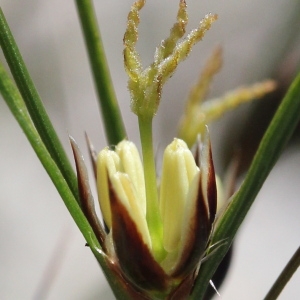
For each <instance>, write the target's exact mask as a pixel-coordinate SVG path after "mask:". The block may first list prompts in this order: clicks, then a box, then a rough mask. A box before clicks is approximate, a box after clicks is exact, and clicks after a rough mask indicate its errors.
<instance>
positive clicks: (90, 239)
mask: <svg viewBox="0 0 300 300" xmlns="http://www.w3.org/2000/svg"><path fill="white" fill-rule="evenodd" d="M0 93H1V94H2V96H3V98H4V100H5V102H6V103H7V105H8V107H9V109H10V110H11V112H12V114H13V115H14V117H15V118H16V120H17V122H18V123H19V125H20V127H21V128H22V130H23V132H24V133H25V135H26V137H27V139H28V141H29V142H30V144H31V146H32V148H33V150H34V151H35V153H36V155H37V156H38V158H39V160H40V161H41V163H42V165H43V167H44V168H45V170H46V171H47V173H48V175H49V177H50V178H51V180H52V182H53V184H54V186H55V187H56V189H57V191H58V192H59V194H60V196H61V197H62V199H63V201H64V203H65V205H66V207H67V209H68V210H69V212H70V214H71V216H72V217H73V219H74V221H75V223H76V224H77V226H78V228H79V229H80V231H81V233H82V235H83V236H84V238H85V240H86V242H87V244H88V245H89V247H90V249H91V251H92V252H93V254H94V255H95V257H96V259H97V261H98V262H99V263H100V265H101V267H102V269H103V271H104V273H105V276H106V278H107V280H108V282H109V284H110V286H111V288H112V290H113V292H114V294H115V296H116V298H117V299H124V300H130V299H131V297H130V296H129V295H128V291H127V290H126V287H124V285H122V282H121V281H120V280H118V279H117V276H116V270H115V271H114V270H111V269H110V266H109V265H108V262H107V261H106V259H105V256H103V255H102V254H101V251H99V250H100V249H101V247H100V245H99V242H98V240H97V238H96V236H95V234H94V232H93V230H92V228H91V226H90V224H89V222H88V221H87V219H86V217H85V216H84V214H83V212H82V210H81V208H80V206H79V204H78V203H77V201H76V199H75V197H74V195H73V193H72V192H71V190H70V188H69V186H68V184H67V182H66V180H65V178H64V176H63V174H62V173H61V171H60V170H59V168H58V167H57V165H56V163H55V162H54V160H53V158H52V157H51V155H50V154H49V152H48V150H47V149H46V147H45V145H44V143H43V141H42V140H41V138H40V136H39V133H38V132H37V130H36V128H35V126H34V124H33V122H32V120H31V117H30V115H29V113H28V110H27V107H26V105H25V103H24V101H23V99H22V96H21V95H20V93H19V91H18V89H17V87H16V86H15V84H14V83H13V82H12V80H11V79H10V77H9V75H8V74H7V72H6V70H5V69H4V67H3V66H2V65H1V64H0ZM21 154H22V153H21ZM82 246H83V245H82Z"/></svg>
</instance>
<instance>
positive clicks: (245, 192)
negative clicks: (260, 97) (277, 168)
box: [191, 74, 300, 299]
mask: <svg viewBox="0 0 300 300" xmlns="http://www.w3.org/2000/svg"><path fill="white" fill-rule="evenodd" d="M299 120H300V74H299V75H298V76H297V77H296V79H295V80H294V82H293V83H292V85H291V86H290V89H289V90H288V92H287V94H286V96H285V97H284V99H283V101H282V103H281V105H280V106H279V108H278V110H277V112H276V114H275V116H274V117H273V120H272V121H271V124H270V125H269V127H268V129H267V131H266V133H265V135H264V137H263V139H262V141H261V143H260V146H259V148H258V151H257V153H256V155H255V157H254V159H253V162H252V164H251V166H250V169H249V171H248V173H247V175H246V178H245V180H244V182H243V183H242V185H241V187H240V188H239V190H238V191H237V192H236V193H235V194H234V195H233V197H232V201H231V203H230V205H229V207H228V209H227V211H226V212H225V214H224V216H223V217H222V219H221V220H220V223H219V225H218V227H217V229H216V231H215V233H214V236H213V241H212V243H216V242H218V241H220V240H224V239H225V240H226V241H227V244H226V245H224V246H222V247H220V248H219V250H218V251H216V253H214V254H213V255H212V257H211V258H210V259H208V260H207V261H206V262H205V263H204V264H203V265H202V266H201V268H200V272H199V275H198V278H197V283H196V286H195V288H194V291H193V294H192V296H191V299H203V296H204V293H205V290H206V288H207V286H208V284H209V280H210V279H211V278H212V275H213V274H214V272H215V270H216V269H217V267H218V265H219V264H220V262H221V260H222V259H223V257H224V256H225V254H226V253H227V251H228V249H229V247H230V245H231V244H232V241H233V238H234V236H235V234H236V232H237V230H238V228H239V226H240V225H241V223H242V222H243V220H244V218H245V216H246V214H247V212H248V211H249V209H250V207H251V205H252V204H253V202H254V200H255V197H256V196H257V194H258V192H259V191H260V189H261V187H262V185H263V183H264V182H265V180H266V178H267V176H268V175H269V173H270V172H271V170H272V168H273V166H274V165H275V163H276V161H277V159H278V158H279V156H280V154H281V153H282V151H283V149H284V147H285V145H286V144H287V142H288V141H289V139H290V137H291V135H292V134H293V132H294V129H295V127H296V126H297V124H298V122H299Z"/></svg>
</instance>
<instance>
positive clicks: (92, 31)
mask: <svg viewBox="0 0 300 300" xmlns="http://www.w3.org/2000/svg"><path fill="white" fill-rule="evenodd" d="M76 5H77V10H78V14H79V18H80V22H81V27H82V31H83V34H84V38H85V43H86V47H87V50H88V55H89V60H90V65H91V68H92V72H93V76H94V82H95V86H96V89H97V93H98V100H99V104H100V108H101V112H102V119H103V122H104V127H105V132H106V137H107V140H108V143H109V144H111V145H116V144H117V143H119V142H120V141H121V140H123V139H124V138H125V137H126V131H125V127H124V124H123V120H122V116H121V112H120V109H119V106H118V101H117V98H116V94H115V91H114V87H113V84H112V80H111V76H110V72H109V68H108V64H107V61H106V56H105V51H104V47H103V44H102V39H101V34H100V30H99V27H98V24H97V19H96V15H95V11H94V7H93V4H92V1H91V0H76Z"/></svg>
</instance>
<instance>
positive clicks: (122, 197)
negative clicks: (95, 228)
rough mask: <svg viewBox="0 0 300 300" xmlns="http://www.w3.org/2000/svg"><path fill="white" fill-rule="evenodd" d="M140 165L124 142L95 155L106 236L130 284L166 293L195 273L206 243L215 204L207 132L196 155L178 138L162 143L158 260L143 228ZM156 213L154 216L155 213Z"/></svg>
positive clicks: (132, 148)
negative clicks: (165, 146) (160, 234)
mask: <svg viewBox="0 0 300 300" xmlns="http://www.w3.org/2000/svg"><path fill="white" fill-rule="evenodd" d="M144 171H145V172H147V170H143V165H142V162H141V159H140V156H139V153H138V150H137V148H136V146H135V145H134V144H133V143H132V142H130V141H127V140H124V141H122V142H120V143H119V144H118V145H117V146H116V148H115V150H111V149H109V148H108V147H107V148H105V149H104V150H102V151H101V152H100V153H99V154H98V157H97V188H98V196H99V203H100V207H101V212H102V214H103V219H104V222H105V225H106V227H107V229H108V230H107V231H108V236H107V239H112V243H113V251H111V253H110V254H108V255H111V256H113V255H115V258H112V259H116V260H117V261H118V264H119V265H120V269H121V270H122V273H123V274H124V277H125V278H127V279H128V280H129V281H130V282H131V283H132V284H133V285H134V286H136V287H137V288H139V289H142V290H146V291H148V292H163V293H167V294H170V293H171V292H172V291H174V293H176V291H177V290H178V289H179V288H180V285H181V283H182V282H185V280H187V278H192V280H190V281H191V284H189V287H188V289H187V290H188V291H189V290H190V288H191V287H192V283H193V281H194V279H195V276H196V270H197V268H198V266H199V263H200V261H201V258H202V257H203V256H204V255H205V250H206V248H207V246H208V244H209V238H210V235H211V231H212V227H213V222H214V220H215V214H216V205H217V190H216V177H215V173H214V166H213V161H212V154H211V146H210V141H209V136H208V133H207V134H206V136H205V137H204V139H203V141H202V142H201V144H199V146H198V148H197V151H196V153H195V155H193V154H192V152H191V151H190V150H189V148H188V147H187V145H186V143H185V142H184V141H183V140H180V139H174V140H173V142H172V143H171V144H170V145H168V146H167V148H166V149H165V152H164V157H163V166H162V174H161V179H160V184H159V186H158V190H159V211H158V213H159V219H160V220H161V226H162V231H163V238H162V240H161V248H162V249H163V255H160V256H159V258H157V256H156V254H155V253H154V250H153V246H152V239H151V236H150V232H149V228H148V219H147V201H148V199H147V197H146V191H145V177H144ZM156 217H157V216H156Z"/></svg>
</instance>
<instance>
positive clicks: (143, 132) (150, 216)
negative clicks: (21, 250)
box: [139, 117, 164, 261]
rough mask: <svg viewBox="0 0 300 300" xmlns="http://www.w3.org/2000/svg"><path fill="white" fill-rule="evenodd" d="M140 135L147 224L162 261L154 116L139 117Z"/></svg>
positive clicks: (154, 246)
mask: <svg viewBox="0 0 300 300" xmlns="http://www.w3.org/2000/svg"><path fill="white" fill-rule="evenodd" d="M139 128H140V137H141V144H142V153H143V165H144V175H145V188H146V199H147V209H146V211H147V214H146V219H147V224H148V228H149V232H150V236H151V240H152V247H153V253H154V256H155V258H156V259H157V260H158V261H160V260H161V259H162V257H163V255H164V251H163V249H162V246H161V245H162V220H161V219H160V213H159V206H158V194H157V182H156V168H155V159H154V153H153V141H152V118H149V119H143V118H141V117H139Z"/></svg>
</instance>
